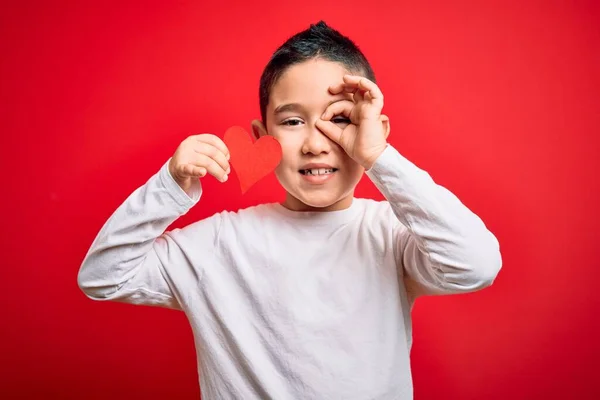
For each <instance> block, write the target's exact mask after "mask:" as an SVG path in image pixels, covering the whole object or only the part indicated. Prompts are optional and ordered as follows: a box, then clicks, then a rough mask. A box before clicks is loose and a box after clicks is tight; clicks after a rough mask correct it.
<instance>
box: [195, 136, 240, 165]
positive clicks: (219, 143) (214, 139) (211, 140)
mask: <svg viewBox="0 0 600 400" xmlns="http://www.w3.org/2000/svg"><path fill="white" fill-rule="evenodd" d="M196 140H198V141H199V142H201V143H208V144H210V145H212V146H214V147H216V148H217V149H219V150H221V152H222V153H223V154H225V158H227V159H228V160H229V158H230V157H231V156H230V154H229V149H228V148H227V145H226V144H225V142H223V140H221V138H219V137H218V136H215V135H207V134H204V135H197V136H196Z"/></svg>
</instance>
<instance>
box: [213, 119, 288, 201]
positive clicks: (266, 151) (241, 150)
mask: <svg viewBox="0 0 600 400" xmlns="http://www.w3.org/2000/svg"><path fill="white" fill-rule="evenodd" d="M223 142H225V145H226V146H227V148H228V149H229V154H230V156H231V157H230V159H229V164H230V165H231V167H232V168H233V169H235V172H236V174H237V176H238V179H239V181H240V186H241V188H242V194H243V193H245V192H246V191H247V190H248V189H250V187H252V185H254V184H255V183H256V182H258V181H259V180H261V179H262V178H264V177H265V176H267V175H268V174H269V173H270V172H272V171H273V170H274V169H275V167H277V165H278V164H279V162H280V161H281V145H280V144H279V142H278V141H277V140H275V138H274V137H272V136H262V137H261V138H260V139H258V140H257V141H256V142H255V143H252V138H251V137H250V135H249V134H248V132H246V130H245V129H244V128H242V127H240V126H232V127H231V128H229V129H227V132H225V136H224V138H223Z"/></svg>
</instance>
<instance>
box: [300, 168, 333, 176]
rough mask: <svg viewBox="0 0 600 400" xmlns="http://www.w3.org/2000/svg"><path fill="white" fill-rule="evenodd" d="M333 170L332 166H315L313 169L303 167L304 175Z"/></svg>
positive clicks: (325, 172) (319, 173) (326, 172)
mask: <svg viewBox="0 0 600 400" xmlns="http://www.w3.org/2000/svg"><path fill="white" fill-rule="evenodd" d="M332 172H333V168H315V169H305V170H304V173H305V174H306V175H324V174H331V173H332Z"/></svg>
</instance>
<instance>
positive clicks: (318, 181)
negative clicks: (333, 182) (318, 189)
mask: <svg viewBox="0 0 600 400" xmlns="http://www.w3.org/2000/svg"><path fill="white" fill-rule="evenodd" d="M319 168H324V169H333V170H334V172H333V173H330V174H325V175H304V174H300V175H301V176H302V179H303V180H304V181H305V182H308V183H310V184H312V185H323V184H324V183H326V182H328V181H329V180H330V179H333V178H334V177H335V176H336V175H337V172H338V170H339V169H338V168H335V167H332V166H331V165H329V164H324V163H310V164H305V165H303V166H302V168H300V169H299V170H298V172H300V171H301V170H306V169H319Z"/></svg>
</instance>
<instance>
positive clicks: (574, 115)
mask: <svg viewBox="0 0 600 400" xmlns="http://www.w3.org/2000/svg"><path fill="white" fill-rule="evenodd" d="M13 3H17V2H10V4H9V2H5V4H4V5H3V6H2V11H1V12H0V32H1V41H0V46H1V47H0V68H1V69H0V79H1V81H0V82H1V92H0V93H1V103H0V104H1V108H0V113H1V114H0V115H1V122H2V125H1V127H2V154H1V155H2V158H1V159H2V173H3V177H2V179H3V183H2V187H3V191H2V192H3V193H4V195H3V208H4V210H5V211H4V212H5V216H4V221H5V222H4V225H3V232H2V240H1V241H0V243H1V246H2V249H1V250H2V252H1V254H2V256H3V260H2V272H3V276H2V283H1V284H2V298H3V299H2V303H3V306H4V307H3V313H2V319H1V326H2V329H1V333H0V346H1V347H0V354H1V356H0V359H1V360H2V361H1V364H0V366H1V369H2V370H1V371H0V372H1V374H0V381H1V384H0V397H2V398H14V397H24V396H28V398H44V399H100V398H111V399H126V398H146V399H154V398H156V399H167V398H168V399H194V398H198V396H199V388H198V382H197V372H196V360H195V352H194V346H193V341H192V333H191V329H190V328H189V326H188V323H187V321H186V319H185V316H184V314H183V313H179V312H174V311H169V310H164V309H157V308H150V307H135V306H130V305H123V304H116V303H100V302H93V301H91V300H88V299H87V298H86V297H85V296H84V295H83V294H82V293H81V292H80V291H79V289H78V287H77V282H76V277H77V271H78V269H79V266H80V263H81V261H82V260H83V257H84V256H85V253H86V251H87V249H88V247H89V246H90V244H91V242H92V240H93V239H94V237H95V235H96V233H97V232H98V230H99V229H100V228H101V226H102V224H103V223H104V221H105V220H106V219H107V218H108V217H109V216H110V214H111V213H112V212H113V211H114V209H115V208H116V207H117V206H119V204H121V202H122V201H123V200H124V199H125V198H126V197H127V196H128V195H129V194H130V193H131V192H132V191H133V190H134V189H136V188H137V187H138V186H140V185H142V184H143V183H144V182H145V181H146V180H147V179H148V178H149V177H150V176H151V175H152V174H154V173H155V172H156V171H157V170H158V169H159V168H160V166H161V165H162V164H163V163H164V162H165V161H166V159H167V158H168V157H169V156H171V155H172V153H173V152H174V150H175V148H176V147H177V145H178V144H179V143H180V142H181V140H183V139H184V138H185V137H186V136H187V135H191V134H196V133H204V132H210V133H214V134H217V135H219V136H221V137H222V135H223V134H224V132H225V130H226V129H227V128H228V127H230V126H232V125H242V126H245V127H249V124H250V121H251V119H252V118H255V117H257V116H258V115H259V107H258V97H257V92H258V80H259V76H260V73H261V71H262V68H263V67H264V65H265V64H266V62H267V61H268V58H269V57H270V54H271V53H272V52H273V51H274V50H275V48H276V47H277V46H278V45H279V44H281V43H282V42H283V40H285V39H286V38H287V37H288V36H289V35H291V34H293V33H295V32H297V31H299V30H302V29H305V28H307V27H308V24H309V23H311V22H316V21H318V20H319V19H321V18H322V19H325V20H326V21H327V22H328V23H330V24H331V25H332V26H333V27H335V28H337V29H340V30H341V31H342V32H343V33H345V34H348V35H349V36H350V37H352V38H353V39H354V40H355V41H356V42H357V43H358V44H359V46H361V48H362V49H363V50H364V52H365V54H366V55H367V57H368V58H369V59H370V60H371V62H372V64H373V67H374V69H375V71H376V74H377V77H378V82H379V85H380V87H381V89H382V90H383V92H384V94H385V96H386V105H385V108H384V110H385V113H386V114H388V115H389V116H390V119H391V126H392V134H391V138H390V141H391V143H392V144H393V145H394V146H395V147H396V148H398V149H399V151H400V152H402V153H403V154H404V155H405V156H406V157H408V158H409V159H411V160H412V161H413V162H415V163H416V164H417V165H419V166H420V167H422V168H424V169H426V170H427V171H428V172H429V173H430V174H431V175H432V176H433V177H434V179H435V180H436V181H437V182H438V183H440V184H442V185H444V186H446V187H448V188H449V189H450V190H452V191H453V192H454V193H456V194H457V195H458V196H459V198H460V199H461V200H462V201H463V202H464V203H465V204H466V205H467V206H468V207H470V208H471V209H472V210H473V211H475V212H476V213H477V214H478V215H480V216H481V217H482V218H483V220H484V221H485V222H486V224H487V225H488V227H489V228H490V229H491V231H492V232H493V233H495V234H496V236H497V237H498V239H499V240H500V243H501V250H502V255H503V260H504V264H503V270H502V271H501V273H500V275H499V277H498V279H497V280H496V282H495V284H494V285H493V286H492V287H491V288H489V289H486V290H484V291H482V292H478V293H474V294H468V295H460V296H449V297H438V298H424V299H422V300H419V301H418V303H417V305H416V307H415V309H414V313H413V316H414V322H415V325H414V336H415V343H414V347H413V352H412V364H413V374H414V383H415V398H416V399H417V400H419V399H484V398H485V399H542V398H543V399H545V398H556V399H591V398H598V397H597V396H600V389H599V388H598V384H597V382H598V377H597V372H598V371H599V368H598V359H599V356H600V351H599V349H600V346H599V345H598V342H597V340H598V338H600V329H599V328H598V322H597V318H598V317H597V315H596V318H593V313H597V309H598V306H599V305H600V304H599V297H598V295H597V289H596V288H597V285H598V282H599V274H598V267H600V262H599V261H598V251H597V248H596V246H597V243H596V239H597V238H598V235H597V233H596V226H595V224H596V223H597V222H598V220H599V218H598V214H599V213H598V208H597V205H598V194H599V190H598V189H599V182H598V181H599V180H598V172H599V171H600V168H599V166H600V165H599V164H600V163H599V161H598V150H599V139H598V135H599V133H600V129H599V128H600V111H599V109H600V107H599V105H600V104H599V101H598V93H600V78H599V71H600V13H599V9H598V7H597V6H595V4H594V2H592V1H589V2H583V1H582V2H566V1H564V2H558V1H551V2H549V1H539V2H518V3H517V2H514V3H507V2H499V1H498V2H485V4H483V2H475V1H474V2H469V3H467V2H464V1H454V2H446V1H437V2H419V5H415V4H411V3H412V2H408V1H399V2H394V3H393V4H392V2H390V3H389V4H384V3H377V2H359V1H344V2H332V3H330V4H327V3H326V2H324V1H317V2H310V1H302V2H294V3H285V2H283V1H273V2H269V3H267V2H260V1H259V2H249V4H246V5H240V4H241V2H240V4H236V3H230V2H228V1H218V2H193V3H192V2H189V3H185V2H171V1H167V2H156V3H155V4H151V3H150V2H148V1H143V2H142V1H140V2H96V3H95V4H94V3H92V2H87V4H84V3H83V2H72V3H71V4H69V3H65V2H31V1H30V2H20V3H19V4H20V5H19V6H18V7H17V6H14V5H13ZM575 3H577V4H576V5H575ZM204 185H205V188H206V190H205V195H204V198H203V200H202V202H201V204H200V205H199V206H197V207H195V208H194V209H192V210H191V211H190V213H189V214H188V215H186V216H185V217H183V218H181V219H180V220H178V221H177V222H176V223H175V225H177V226H181V225H185V224H187V223H190V222H191V221H193V220H196V219H198V218H203V217H206V216H209V215H211V214H213V213H215V212H217V211H220V210H222V209H232V210H233V209H237V208H240V207H245V206H248V205H253V204H256V203H258V202H262V201H274V200H279V199H281V198H282V195H283V192H282V189H280V188H279V187H278V186H277V182H276V180H275V178H274V176H273V175H271V176H269V177H268V178H265V179H264V180H262V181H261V182H260V183H259V184H258V185H256V186H254V187H253V188H252V189H251V190H250V191H249V192H248V193H247V194H246V195H244V196H242V195H241V193H240V189H239V187H238V181H237V178H236V177H235V173H234V174H232V179H230V180H229V181H228V182H226V183H225V184H220V183H218V182H216V181H215V180H214V179H212V178H211V179H206V180H205V181H204ZM357 195H358V196H361V197H373V198H377V199H381V195H380V194H379V193H378V192H377V191H376V189H375V188H374V186H373V185H372V184H371V183H370V182H369V181H368V178H365V179H364V180H363V181H362V183H361V184H360V185H359V188H358V190H357Z"/></svg>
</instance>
